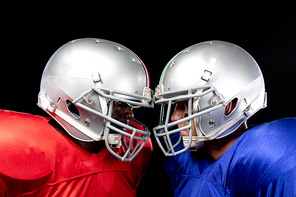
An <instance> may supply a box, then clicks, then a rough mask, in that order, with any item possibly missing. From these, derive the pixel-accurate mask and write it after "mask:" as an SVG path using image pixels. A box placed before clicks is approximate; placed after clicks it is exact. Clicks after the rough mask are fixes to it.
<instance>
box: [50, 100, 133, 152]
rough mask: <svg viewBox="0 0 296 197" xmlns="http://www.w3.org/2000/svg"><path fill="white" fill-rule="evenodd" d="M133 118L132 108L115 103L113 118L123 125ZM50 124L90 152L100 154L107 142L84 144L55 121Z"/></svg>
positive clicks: (124, 104)
mask: <svg viewBox="0 0 296 197" xmlns="http://www.w3.org/2000/svg"><path fill="white" fill-rule="evenodd" d="M133 117H134V114H133V111H132V108H131V107H130V106H128V105H127V104H126V103H120V102H113V112H112V118H114V119H116V120H119V121H120V122H122V123H127V121H128V120H129V119H132V118H133ZM49 124H50V125H51V126H53V127H54V128H55V129H56V130H57V131H58V132H59V133H61V134H63V135H64V136H66V137H68V138H69V139H71V140H72V141H73V142H75V143H76V144H77V145H79V146H80V147H82V148H84V149H85V150H87V151H89V152H92V153H98V152H99V151H100V150H101V149H102V148H103V147H104V146H105V141H94V142H83V141H80V140H77V139H75V138H73V137H72V136H70V135H69V134H68V132H67V131H65V130H64V128H63V127H61V126H60V125H59V124H58V123H57V122H56V121H55V120H54V119H52V120H50V121H49Z"/></svg>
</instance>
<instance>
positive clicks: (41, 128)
mask: <svg viewBox="0 0 296 197" xmlns="http://www.w3.org/2000/svg"><path fill="white" fill-rule="evenodd" d="M49 120H50V118H45V117H42V116H34V115H30V114H24V113H17V112H11V111H6V110H0V196H42V197H43V196H51V197H52V196H136V188H137V186H138V184H139V182H140V180H141V178H142V176H143V174H144V171H145V168H146V165H147V162H148V159H149V158H150V155H151V152H152V143H151V139H149V140H148V141H147V143H146V144H145V147H144V148H143V149H142V150H141V152H140V153H139V154H138V155H137V156H136V157H135V158H134V159H133V160H132V161H131V162H123V161H121V160H119V159H117V158H116V157H114V156H113V155H112V154H111V153H110V152H109V151H108V150H107V148H106V147H104V148H102V149H101V150H100V151H99V153H91V152H88V151H87V150H85V149H83V148H81V147H80V146H78V145H77V144H75V143H74V142H73V141H71V140H70V139H69V138H67V137H66V136H64V135H62V134H60V133H59V132H58V131H56V130H55V129H54V128H53V127H52V126H51V125H50V124H48V121H49Z"/></svg>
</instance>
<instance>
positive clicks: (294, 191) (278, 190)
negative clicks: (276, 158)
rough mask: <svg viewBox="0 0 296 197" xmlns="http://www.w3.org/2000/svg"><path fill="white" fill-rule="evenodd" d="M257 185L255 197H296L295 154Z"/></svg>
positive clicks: (271, 170) (273, 169) (267, 174)
mask: <svg viewBox="0 0 296 197" xmlns="http://www.w3.org/2000/svg"><path fill="white" fill-rule="evenodd" d="M291 154H293V153H291ZM257 183H258V184H257V187H256V189H255V190H254V192H253V194H254V195H253V196H258V197H259V196H268V197H282V196H296V156H295V153H294V154H293V155H291V156H290V157H289V158H287V159H285V160H283V161H281V162H280V164H279V165H276V166H275V167H273V168H272V169H270V170H269V171H268V173H266V175H264V176H263V178H262V179H260V180H259V181H258V182H257Z"/></svg>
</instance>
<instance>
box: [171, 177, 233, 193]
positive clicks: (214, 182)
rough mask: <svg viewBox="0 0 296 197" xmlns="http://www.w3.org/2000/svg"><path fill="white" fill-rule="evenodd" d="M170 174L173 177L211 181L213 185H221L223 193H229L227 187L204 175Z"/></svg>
mask: <svg viewBox="0 0 296 197" xmlns="http://www.w3.org/2000/svg"><path fill="white" fill-rule="evenodd" d="M172 176H173V177H175V176H180V177H193V178H201V179H202V180H205V181H208V182H210V183H212V184H214V185H216V186H218V187H221V188H222V189H223V190H224V192H225V193H229V191H228V190H227V188H225V187H223V186H222V185H221V184H218V183H217V182H216V181H213V180H211V179H209V178H206V177H204V176H202V175H201V176H194V175H186V174H180V173H178V174H175V175H172Z"/></svg>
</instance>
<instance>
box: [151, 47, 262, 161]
mask: <svg viewBox="0 0 296 197" xmlns="http://www.w3.org/2000/svg"><path fill="white" fill-rule="evenodd" d="M154 99H155V104H161V112H160V123H159V125H158V126H156V127H155V128H154V129H153V131H154V135H155V137H156V141H157V142H158V144H159V145H160V148H161V149H162V151H163V152H164V154H165V155H166V156H174V155H177V154H180V153H182V152H184V151H186V150H188V149H189V150H196V149H198V148H200V147H202V146H203V144H204V141H208V140H213V139H220V138H223V137H225V136H227V135H229V134H231V133H232V132H234V131H235V130H236V129H237V128H238V127H239V126H240V125H241V124H242V123H244V122H245V121H246V120H247V119H248V118H250V117H251V116H252V115H253V114H254V113H256V112H257V111H258V110H260V109H261V108H264V107H265V106H266V93H265V87H264V80H263V76H262V73H261V71H260V68H259V66H258V64H257V63H256V61H255V60H254V59H253V58H252V57H251V55H249V54H248V53H247V52H246V51H245V50H243V49H242V48H240V47H238V46H236V45H234V44H231V43H227V42H223V41H209V42H203V43H199V44H196V45H193V46H190V47H188V48H186V49H184V50H183V51H181V52H180V53H178V54H177V55H176V56H175V57H173V58H172V59H171V60H170V61H169V62H168V64H167V65H166V66H165V68H164V70H163V72H162V75H161V78H160V81H159V85H158V86H157V88H156V90H155V98H154ZM234 100H235V101H236V107H235V109H234V110H233V111H232V112H231V113H230V114H225V113H224V112H225V108H226V106H227V104H228V103H230V102H231V101H234ZM179 101H183V102H187V101H188V103H186V104H187V105H188V116H185V117H184V118H182V119H180V120H177V121H174V122H172V121H170V116H171V114H172V111H173V110H174V109H173V107H172V105H173V104H174V103H176V102H179ZM184 122H187V124H188V125H187V126H183V127H181V128H178V127H180V125H182V123H184ZM192 124H195V125H194V126H195V128H196V133H197V136H192V126H193V125H192ZM178 125H179V126H178ZM183 125H184V124H183ZM188 129H189V136H188V137H187V136H181V135H180V137H179V138H177V140H171V138H172V136H173V135H174V134H176V133H179V132H181V131H184V130H188ZM182 138H183V139H182ZM182 141H183V145H182V146H181V148H180V146H178V145H179V144H180V143H182ZM177 146H178V147H179V148H176V147H177Z"/></svg>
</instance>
